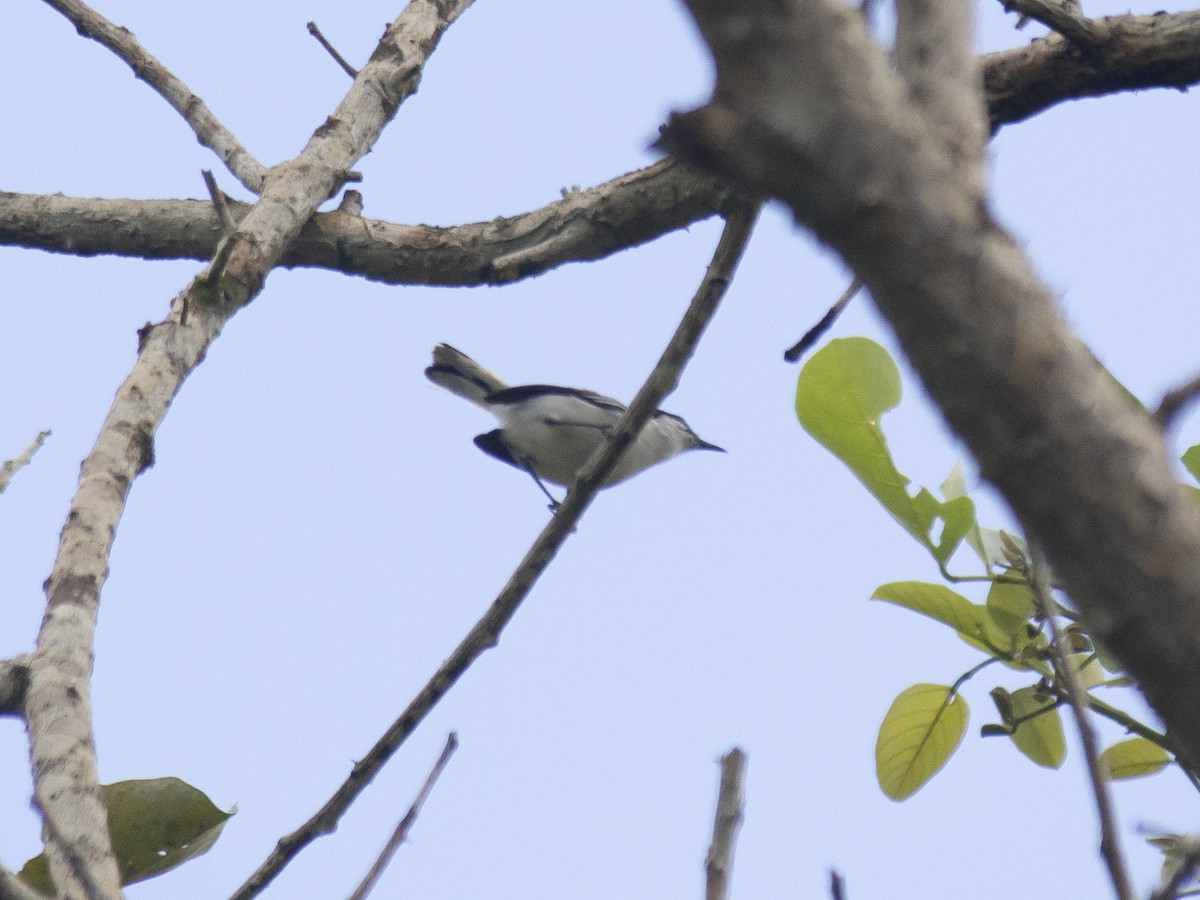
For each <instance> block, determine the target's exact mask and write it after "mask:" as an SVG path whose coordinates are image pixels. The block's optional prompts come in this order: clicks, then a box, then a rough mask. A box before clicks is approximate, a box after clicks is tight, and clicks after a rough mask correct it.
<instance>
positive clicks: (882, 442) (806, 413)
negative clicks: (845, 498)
mask: <svg viewBox="0 0 1200 900" xmlns="http://www.w3.org/2000/svg"><path fill="white" fill-rule="evenodd" d="M899 403H900V370H899V369H897V368H896V364H895V363H894V362H893V361H892V358H891V356H889V355H888V352H887V351H886V350H884V349H883V348H882V347H881V346H879V344H877V343H875V342H874V341H872V340H868V339H867V338H862V337H852V338H838V339H837V340H833V341H830V342H829V343H828V344H827V345H826V346H824V347H822V348H821V349H820V350H819V351H818V352H817V353H814V354H813V356H812V357H811V358H810V359H809V361H808V362H807V363H805V364H804V368H803V369H801V370H800V378H799V380H798V381H797V383H796V416H797V418H799V420H800V424H801V425H802V426H804V430H805V431H807V432H808V433H809V434H811V435H812V436H813V437H814V438H816V439H817V440H818V441H819V442H820V443H821V444H822V445H823V446H824V447H825V448H826V449H827V450H829V452H830V453H832V454H833V455H834V456H836V457H837V458H838V459H840V460H841V461H842V462H844V463H845V464H846V465H847V466H849V467H850V471H852V472H853V473H854V474H855V476H857V478H858V480H859V481H861V482H862V483H863V484H864V485H865V486H866V488H867V490H869V491H870V492H871V493H872V494H874V495H875V497H876V499H878V500H879V502H880V503H882V504H883V505H884V507H885V508H886V509H887V510H888V511H889V512H890V513H891V514H892V515H894V516H895V517H896V519H897V520H899V522H900V524H901V525H903V526H904V527H905V528H906V529H908V531H910V532H911V533H912V534H913V535H914V536H915V537H916V538H917V539H918V540H920V541H922V542H923V543H925V544H926V545H927V546H928V540H927V535H928V533H929V527H930V525H931V524H932V522H931V521H930V520H929V518H927V517H926V516H923V515H922V514H921V511H919V510H918V508H917V505H916V503H915V501H914V498H913V497H911V496H909V493H908V490H907V487H908V478H906V477H905V476H904V475H901V474H900V472H899V471H897V469H896V466H895V464H894V463H893V462H892V455H891V453H890V452H889V451H888V446H887V439H886V438H884V436H883V429H881V428H880V427H879V419H880V417H881V416H882V415H883V414H884V413H885V412H887V411H888V410H889V409H893V408H895V407H896V406H897V405H898V404H899Z"/></svg>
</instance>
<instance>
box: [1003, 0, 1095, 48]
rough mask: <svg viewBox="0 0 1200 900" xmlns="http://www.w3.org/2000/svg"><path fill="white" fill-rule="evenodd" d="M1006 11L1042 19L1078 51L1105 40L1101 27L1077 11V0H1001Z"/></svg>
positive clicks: (1038, 19) (1044, 23) (1037, 19)
mask: <svg viewBox="0 0 1200 900" xmlns="http://www.w3.org/2000/svg"><path fill="white" fill-rule="evenodd" d="M1002 2H1003V4H1004V9H1005V10H1006V11H1007V12H1018V13H1020V14H1021V15H1022V16H1027V17H1029V18H1030V19H1034V20H1035V21H1038V22H1041V23H1042V24H1043V25H1045V26H1046V27H1047V28H1049V29H1050V30H1051V31H1057V32H1058V33H1059V34H1061V35H1062V36H1063V37H1064V38H1066V39H1067V40H1069V41H1070V42H1071V43H1073V44H1075V45H1076V46H1077V47H1078V48H1079V49H1080V50H1083V51H1085V52H1091V50H1092V48H1093V47H1095V46H1096V45H1097V44H1099V43H1100V42H1101V41H1102V40H1103V39H1104V30H1105V28H1104V26H1103V25H1102V24H1101V23H1100V22H1096V21H1094V20H1092V19H1089V18H1087V17H1086V16H1084V15H1082V14H1081V13H1080V12H1079V4H1078V0H1002Z"/></svg>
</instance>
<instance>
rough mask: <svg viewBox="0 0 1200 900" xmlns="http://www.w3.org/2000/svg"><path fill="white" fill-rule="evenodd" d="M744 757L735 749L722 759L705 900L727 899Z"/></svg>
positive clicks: (742, 800)
mask: <svg viewBox="0 0 1200 900" xmlns="http://www.w3.org/2000/svg"><path fill="white" fill-rule="evenodd" d="M745 769H746V754H745V753H743V752H742V750H741V748H739V747H734V748H733V749H732V750H730V751H729V752H728V753H726V754H725V755H724V756H722V757H721V787H720V789H719V790H718V792H717V813H716V815H715V816H714V817H713V835H712V843H710V844H709V845H708V854H707V855H706V856H705V858H704V875H705V879H704V881H705V890H704V898H705V900H725V898H726V897H728V896H729V873H730V872H731V871H733V848H734V845H735V844H736V843H737V833H738V829H739V828H740V827H741V824H742V807H743V806H744V805H745V795H744V792H743V789H742V780H743V777H744V775H745Z"/></svg>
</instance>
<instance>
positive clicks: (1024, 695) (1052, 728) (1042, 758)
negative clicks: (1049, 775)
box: [1008, 687, 1067, 769]
mask: <svg viewBox="0 0 1200 900" xmlns="http://www.w3.org/2000/svg"><path fill="white" fill-rule="evenodd" d="M1008 701H1009V706H1010V712H1011V722H1012V723H1013V724H1015V725H1016V728H1015V730H1014V731H1013V733H1012V734H1010V735H1009V738H1010V739H1011V740H1012V742H1013V743H1014V744H1016V745H1017V749H1018V750H1020V751H1021V752H1022V753H1024V754H1025V755H1026V756H1028V757H1029V758H1030V759H1031V760H1033V761H1034V762H1035V763H1037V764H1038V765H1039V766H1044V767H1046V768H1047V769H1057V768H1058V767H1059V766H1061V765H1062V764H1063V760H1064V759H1066V756H1067V745H1066V742H1065V741H1064V740H1063V727H1062V718H1061V717H1060V716H1059V714H1058V710H1057V709H1055V708H1054V701H1053V700H1052V699H1050V698H1043V697H1040V696H1039V695H1038V694H1037V692H1036V691H1035V689H1034V688H1032V687H1023V688H1020V689H1019V690H1015V691H1013V692H1012V693H1011V694H1010V695H1009V697H1008ZM1040 710H1045V712H1039V711H1040ZM1034 713H1038V715H1033V714H1034ZM1026 716H1032V718H1028V719H1026V718H1025V717H1026ZM1022 719H1024V721H1021V720H1022ZM1018 722H1019V723H1020V724H1016V723H1018Z"/></svg>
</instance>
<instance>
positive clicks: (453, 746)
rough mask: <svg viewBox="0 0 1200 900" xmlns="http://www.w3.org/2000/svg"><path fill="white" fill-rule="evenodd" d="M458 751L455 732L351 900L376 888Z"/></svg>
mask: <svg viewBox="0 0 1200 900" xmlns="http://www.w3.org/2000/svg"><path fill="white" fill-rule="evenodd" d="M457 749H458V735H457V734H455V733H454V732H453V731H452V732H450V736H449V737H447V738H446V746H445V747H443V748H442V753H441V756H439V757H438V758H437V762H435V763H434V764H433V768H432V769H431V770H430V771H429V775H428V777H427V778H426V779H425V783H424V784H423V785H421V790H419V791H418V792H417V796H416V799H415V800H413V802H412V805H411V806H409V808H408V812H406V813H405V814H404V818H402V819H401V820H400V823H399V824H398V825H397V826H396V829H395V831H393V832H392V836H391V837H390V838H388V842H387V844H386V845H385V846H384V848H383V850H382V851H381V852H380V854H379V856H378V858H376V860H375V862H374V863H373V864H372V866H371V869H370V871H369V872H367V874H366V875H365V876H364V877H363V880H362V883H361V884H359V886H358V887H357V888H355V889H354V893H352V894H351V895H350V900H363V898H365V897H366V896H367V895H368V894H370V893H371V891H372V890H374V888H375V884H376V882H378V881H379V877H380V876H381V875H382V874H383V870H384V869H386V868H387V865H388V863H390V862H391V861H392V857H393V856H395V855H396V851H397V850H398V849H399V848H400V845H401V844H402V843H403V842H404V840H405V839H406V838H407V837H408V833H409V831H411V830H412V827H413V824H414V823H415V822H416V821H417V816H418V815H420V814H421V807H423V806H424V805H425V801H426V800H428V799H429V794H430V792H432V791H433V786H434V784H435V783H436V782H437V780H438V778H440V777H441V774H442V771H443V770H444V769H445V768H446V765H447V764H448V763H449V762H450V757H451V755H453V753H454V751H455V750H457Z"/></svg>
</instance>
